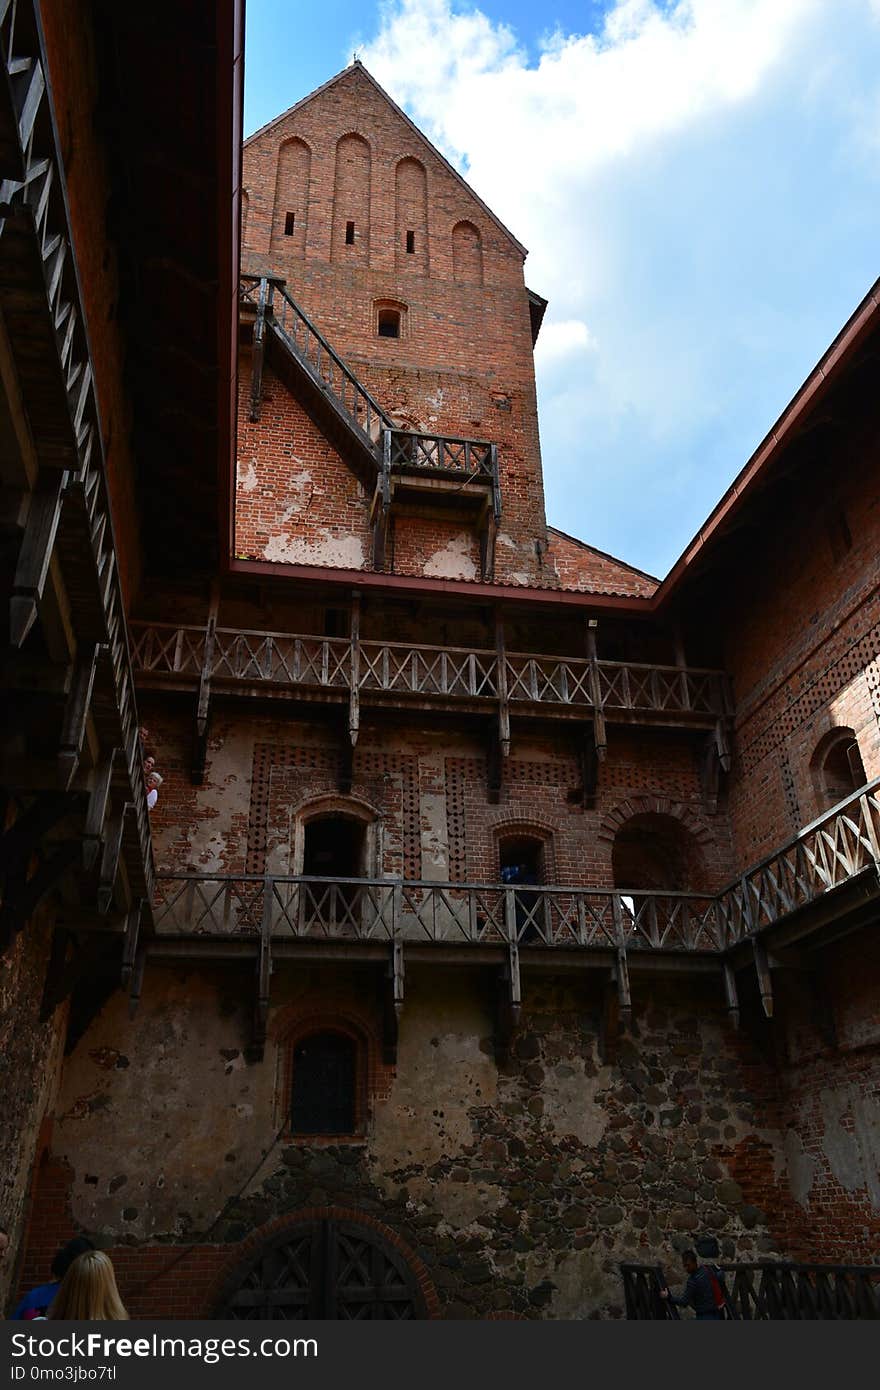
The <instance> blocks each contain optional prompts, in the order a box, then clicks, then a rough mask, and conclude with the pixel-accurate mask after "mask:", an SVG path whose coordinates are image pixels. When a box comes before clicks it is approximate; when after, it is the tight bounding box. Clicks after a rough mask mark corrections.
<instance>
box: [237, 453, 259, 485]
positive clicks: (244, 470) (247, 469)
mask: <svg viewBox="0 0 880 1390" xmlns="http://www.w3.org/2000/svg"><path fill="white" fill-rule="evenodd" d="M237 481H238V487H239V491H240V492H253V491H254V489H255V488H256V486H257V481H258V480H257V460H256V459H248V461H247V463H245V462H244V461H243V460H242V459H239V460H238V469H237Z"/></svg>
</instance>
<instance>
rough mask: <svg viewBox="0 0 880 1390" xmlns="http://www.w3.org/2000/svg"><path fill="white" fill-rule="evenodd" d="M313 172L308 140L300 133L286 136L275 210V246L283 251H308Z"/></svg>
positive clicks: (289, 253) (277, 173) (277, 176)
mask: <svg viewBox="0 0 880 1390" xmlns="http://www.w3.org/2000/svg"><path fill="white" fill-rule="evenodd" d="M311 172H312V152H311V150H310V149H309V147H308V145H307V144H306V142H305V141H304V140H300V139H299V137H298V136H295V137H294V138H293V139H292V140H285V141H284V144H283V145H282V146H281V148H280V149H279V151H278V164H277V167H276V171H275V206H274V209H273V213H272V250H273V251H278V252H280V253H281V254H282V255H287V256H304V255H305V252H306V232H307V228H308V218H309V181H310V179H311Z"/></svg>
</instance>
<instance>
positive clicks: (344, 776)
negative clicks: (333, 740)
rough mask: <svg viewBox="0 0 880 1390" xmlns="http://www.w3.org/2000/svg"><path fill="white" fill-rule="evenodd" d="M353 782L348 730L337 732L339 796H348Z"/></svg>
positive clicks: (351, 744) (351, 749)
mask: <svg viewBox="0 0 880 1390" xmlns="http://www.w3.org/2000/svg"><path fill="white" fill-rule="evenodd" d="M353 781H354V744H353V743H352V741H351V739H350V737H349V733H348V730H347V729H345V728H343V729H340V730H339V763H338V765H337V774H336V785H337V788H338V791H339V795H340V796H350V795H351V788H352V783H353Z"/></svg>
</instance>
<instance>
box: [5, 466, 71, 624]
mask: <svg viewBox="0 0 880 1390" xmlns="http://www.w3.org/2000/svg"><path fill="white" fill-rule="evenodd" d="M69 480H70V474H69V473H68V472H66V471H65V472H63V473H56V472H54V471H53V472H52V473H51V475H50V477H49V481H48V484H46V483H45V479H44V477H43V476H41V477H40V479H39V482H40V486H39V487H38V489H37V491H36V492H33V493H32V494H31V499H30V506H29V508H28V517H27V523H26V525H25V528H24V535H23V536H22V541H21V547H20V549H19V552H18V563H17V565H16V567H15V578H14V579H13V581H12V597H11V599H10V600H9V641H10V644H11V646H13V647H20V646H21V645H22V643H23V642H24V639H25V638H26V637H27V635H28V633H29V632H30V630H31V628H32V627H33V625H34V621H35V619H36V617H37V606H38V604H39V602H40V599H41V598H42V597H43V590H44V588H45V585H46V578H47V576H48V574H49V563H50V561H51V559H52V551H53V549H54V547H55V537H56V535H57V533H58V522H59V520H60V518H61V508H62V505H63V499H64V493H65V489H66V488H67V484H68V482H69Z"/></svg>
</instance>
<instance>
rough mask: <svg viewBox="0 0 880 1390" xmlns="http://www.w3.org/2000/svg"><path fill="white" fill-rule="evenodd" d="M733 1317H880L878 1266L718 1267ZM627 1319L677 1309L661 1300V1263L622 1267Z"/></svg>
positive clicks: (650, 1317) (651, 1318)
mask: <svg viewBox="0 0 880 1390" xmlns="http://www.w3.org/2000/svg"><path fill="white" fill-rule="evenodd" d="M721 1269H722V1272H723V1274H724V1279H725V1284H726V1286H727V1291H728V1294H729V1298H730V1306H731V1311H732V1312H733V1314H734V1316H735V1317H737V1318H740V1319H742V1320H743V1321H748V1322H755V1321H757V1322H769V1321H775V1320H781V1321H787V1322H824V1321H857V1320H862V1319H872V1320H873V1319H877V1318H880V1264H876V1265H823V1264H772V1263H767V1264H729V1265H722V1266H721ZM620 1271H621V1276H622V1278H623V1292H624V1301H625V1305H626V1316H627V1318H630V1319H633V1320H636V1321H646V1320H647V1321H661V1320H663V1319H665V1318H669V1317H670V1316H674V1314H675V1309H674V1307H673V1306H670V1304H669V1302H668V1301H667V1300H664V1299H662V1298H661V1297H660V1289H661V1288H662V1287H664V1286H665V1283H666V1278H665V1276H664V1274H663V1271H662V1269H661V1267H660V1266H659V1265H637V1264H624V1265H621V1267H620Z"/></svg>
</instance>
